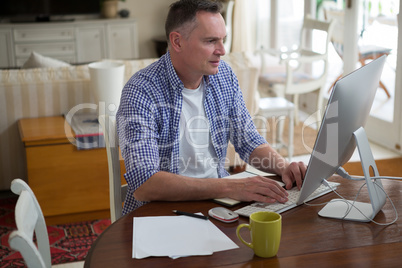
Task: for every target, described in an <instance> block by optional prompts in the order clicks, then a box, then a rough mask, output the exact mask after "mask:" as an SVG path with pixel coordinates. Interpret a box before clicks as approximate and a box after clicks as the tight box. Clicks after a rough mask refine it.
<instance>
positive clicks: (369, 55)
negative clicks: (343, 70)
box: [324, 8, 392, 98]
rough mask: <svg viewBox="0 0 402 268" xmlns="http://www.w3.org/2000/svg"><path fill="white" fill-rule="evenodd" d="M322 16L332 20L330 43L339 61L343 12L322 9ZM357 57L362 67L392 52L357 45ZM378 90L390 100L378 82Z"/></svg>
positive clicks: (372, 46)
mask: <svg viewBox="0 0 402 268" xmlns="http://www.w3.org/2000/svg"><path fill="white" fill-rule="evenodd" d="M324 16H325V19H326V20H334V21H335V30H334V34H333V35H332V38H331V42H332V44H333V46H334V49H335V51H336V53H337V54H338V55H339V57H340V58H341V59H343V47H344V35H343V32H344V28H345V23H344V17H345V12H344V11H343V10H339V9H329V8H327V9H324ZM358 50H359V57H358V60H359V62H360V64H361V65H362V66H364V65H366V62H367V61H368V60H375V59H377V58H379V57H381V56H383V55H387V56H388V55H389V54H390V53H391V51H392V49H390V48H386V47H382V46H377V45H359V47H358ZM342 76H343V74H340V75H339V76H338V77H337V78H336V79H335V81H334V82H333V83H332V84H331V86H330V88H329V89H328V92H330V91H331V90H332V88H333V86H334V85H335V82H336V81H338V80H339V79H340V78H341V77H342ZM380 88H382V89H383V90H384V92H385V94H386V95H387V97H388V98H391V94H390V93H389V91H388V89H387V88H386V87H385V85H384V84H383V83H382V82H381V81H380Z"/></svg>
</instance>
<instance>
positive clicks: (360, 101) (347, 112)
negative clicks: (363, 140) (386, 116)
mask: <svg viewBox="0 0 402 268" xmlns="http://www.w3.org/2000/svg"><path fill="white" fill-rule="evenodd" d="M385 60H386V57H385V56H382V57H380V58H378V59H376V60H374V61H372V62H370V63H369V64H367V65H364V66H363V67H361V68H359V69H358V70H356V71H354V72H352V73H350V74H349V75H346V76H345V77H343V78H342V79H340V80H339V81H337V82H336V84H335V86H334V88H333V90H332V92H331V95H330V98H329V100H328V105H327V107H326V109H325V113H324V116H323V119H322V122H321V126H320V129H319V131H318V134H317V138H316V141H315V144H314V148H313V152H312V154H311V157H310V161H309V164H308V167H307V171H306V175H305V178H304V182H303V186H302V189H301V192H300V196H299V200H298V201H297V204H298V205H301V204H303V202H304V201H305V200H306V199H307V198H308V197H309V195H310V194H311V193H313V192H314V191H315V190H316V189H317V188H318V187H319V186H320V185H321V183H322V182H323V180H325V179H327V178H329V177H331V176H332V175H333V174H334V173H335V172H336V171H337V170H338V168H339V167H341V166H343V165H344V164H345V163H346V162H348V161H349V159H350V157H351V156H352V154H353V153H354V151H355V148H356V142H355V139H354V136H353V133H354V132H355V131H356V130H357V129H359V128H360V127H364V126H365V124H366V121H367V119H368V116H369V114H370V110H371V106H372V104H373V101H374V97H375V94H376V91H377V88H378V85H379V81H380V77H381V73H382V69H383V66H384V63H385Z"/></svg>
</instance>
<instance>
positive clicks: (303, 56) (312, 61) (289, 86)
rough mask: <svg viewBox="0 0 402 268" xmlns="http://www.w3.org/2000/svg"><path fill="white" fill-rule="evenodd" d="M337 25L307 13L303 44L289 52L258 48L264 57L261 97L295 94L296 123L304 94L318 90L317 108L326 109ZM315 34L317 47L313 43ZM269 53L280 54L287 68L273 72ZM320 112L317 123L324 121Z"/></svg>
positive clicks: (260, 87) (301, 36) (302, 36)
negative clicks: (330, 56)
mask: <svg viewBox="0 0 402 268" xmlns="http://www.w3.org/2000/svg"><path fill="white" fill-rule="evenodd" d="M334 25H335V24H334V22H333V21H330V22H328V21H321V20H315V19H312V18H310V17H309V16H306V17H305V18H304V20H303V25H302V29H301V32H300V41H299V42H300V43H299V45H298V48H297V49H295V50H292V51H288V52H280V51H274V50H272V49H261V50H258V51H257V54H259V55H260V58H261V74H260V77H259V92H260V94H261V96H262V97H263V98H265V97H272V96H276V97H285V96H286V95H291V96H293V103H294V108H295V113H294V119H295V120H294V121H295V123H296V124H297V123H299V117H298V111H299V95H300V94H306V93H309V92H316V93H317V110H320V109H322V108H323V93H322V88H323V87H324V86H325V83H326V80H327V75H328V66H329V63H328V48H329V44H330V40H331V36H332V33H333V30H334ZM315 34H317V35H315ZM313 35H314V40H313V45H314V46H312V45H310V43H311V39H312V36H313ZM316 36H318V37H316ZM311 47H312V48H311ZM267 54H268V55H270V56H271V57H272V55H273V56H276V57H279V62H280V65H281V66H283V67H284V68H279V69H278V70H277V71H273V70H272V68H270V67H269V65H268V62H267V60H266V55H267ZM271 67H272V66H271ZM316 114H317V122H320V121H321V114H320V113H316Z"/></svg>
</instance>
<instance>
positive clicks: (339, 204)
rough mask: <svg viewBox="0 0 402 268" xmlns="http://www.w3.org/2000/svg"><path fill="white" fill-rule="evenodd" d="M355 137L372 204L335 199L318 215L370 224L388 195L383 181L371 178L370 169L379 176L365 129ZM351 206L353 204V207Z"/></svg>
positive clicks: (355, 134) (356, 132) (358, 131)
mask: <svg viewBox="0 0 402 268" xmlns="http://www.w3.org/2000/svg"><path fill="white" fill-rule="evenodd" d="M353 136H354V138H355V140H356V145H357V148H358V151H359V155H360V160H361V164H362V168H363V172H364V177H365V179H366V183H367V184H366V185H367V189H368V193H369V196H370V201H371V204H370V203H363V202H356V201H353V200H348V202H346V201H345V200H343V199H333V200H331V202H330V203H328V204H327V205H326V206H325V207H324V208H322V209H321V210H320V211H319V212H318V215H320V216H322V217H327V218H334V219H344V220H351V221H360V222H369V221H371V220H372V219H373V218H374V217H375V215H377V213H378V212H379V211H380V210H381V208H382V207H383V206H384V204H385V201H386V194H385V192H384V189H383V187H382V183H381V180H378V179H372V178H371V176H370V169H371V170H372V172H373V174H374V176H375V177H376V176H379V174H378V170H377V165H376V164H375V161H374V157H373V154H372V152H371V149H370V144H369V142H368V139H367V136H366V132H365V131H364V128H362V127H361V128H359V129H358V130H356V131H355V132H354V133H353ZM351 204H353V206H352V205H351ZM359 210H360V211H359Z"/></svg>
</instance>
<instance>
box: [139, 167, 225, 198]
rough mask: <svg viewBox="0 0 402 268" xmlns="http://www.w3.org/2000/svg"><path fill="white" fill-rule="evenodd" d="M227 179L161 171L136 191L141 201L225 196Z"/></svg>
mask: <svg viewBox="0 0 402 268" xmlns="http://www.w3.org/2000/svg"><path fill="white" fill-rule="evenodd" d="M228 191H229V189H228V185H227V183H226V181H225V180H220V179H216V178H209V179H208V178H206V179H198V178H190V177H186V176H182V175H178V174H173V173H169V172H164V171H160V172H157V173H155V174H154V175H153V176H152V177H150V178H149V179H148V180H147V181H146V182H144V183H143V184H142V185H141V186H140V187H139V188H138V189H137V190H136V191H135V192H134V197H135V198H136V199H137V200H140V201H156V200H163V201H184V200H205V199H213V198H221V197H225V196H226V195H227V193H228Z"/></svg>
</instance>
